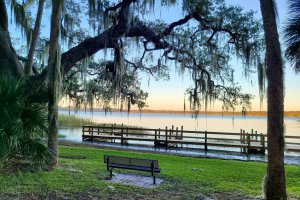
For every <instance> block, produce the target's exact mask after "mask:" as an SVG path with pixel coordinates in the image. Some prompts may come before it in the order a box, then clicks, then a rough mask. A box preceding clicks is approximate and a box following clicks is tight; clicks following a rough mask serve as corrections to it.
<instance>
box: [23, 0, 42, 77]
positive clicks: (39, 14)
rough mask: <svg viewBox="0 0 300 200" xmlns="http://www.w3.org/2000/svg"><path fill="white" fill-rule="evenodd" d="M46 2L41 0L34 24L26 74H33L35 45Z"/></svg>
mask: <svg viewBox="0 0 300 200" xmlns="http://www.w3.org/2000/svg"><path fill="white" fill-rule="evenodd" d="M44 3H45V0H39V6H38V10H37V16H36V20H35V24H34V29H33V32H32V37H31V43H30V48H29V53H28V60H27V62H26V64H25V74H29V75H30V74H32V64H33V56H34V51H35V47H36V44H37V41H38V39H39V36H40V27H41V20H42V15H43V10H44Z"/></svg>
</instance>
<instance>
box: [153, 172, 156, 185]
mask: <svg viewBox="0 0 300 200" xmlns="http://www.w3.org/2000/svg"><path fill="white" fill-rule="evenodd" d="M155 184H156V176H155V174H154V175H153V185H155Z"/></svg>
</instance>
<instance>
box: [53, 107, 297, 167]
mask: <svg viewBox="0 0 300 200" xmlns="http://www.w3.org/2000/svg"><path fill="white" fill-rule="evenodd" d="M59 113H60V114H64V115H69V111H60V112H59ZM70 114H71V115H75V116H77V117H81V118H88V119H90V120H92V121H94V122H99V123H117V124H121V123H123V124H124V125H130V126H140V127H145V128H162V129H164V128H165V127H166V126H168V129H169V128H171V126H172V125H174V127H175V128H176V127H178V128H180V127H181V126H183V128H184V130H197V131H220V132H240V129H244V130H246V131H248V132H250V131H251V129H254V130H256V131H257V132H258V133H263V134H265V133H266V130H267V119H266V117H254V116H246V117H242V116H234V117H232V116H217V115H213V116H206V115H199V116H198V118H197V119H195V118H192V117H191V115H184V114H154V113H145V114H142V115H141V116H140V114H138V113H129V114H127V113H120V112H114V113H107V115H105V113H103V112H93V113H92V112H84V111H78V112H73V111H72V112H71V113H70ZM285 130H286V133H285V134H286V135H291V136H300V121H299V119H297V118H285ZM60 133H62V134H64V135H66V138H65V140H69V141H73V142H82V137H81V135H82V129H81V128H63V129H60ZM286 141H288V142H293V139H287V140H286ZM294 142H298V143H299V142H300V140H297V141H296V140H295V141H294ZM88 143H89V144H92V145H101V146H109V147H118V148H129V149H139V150H146V151H158V152H166V151H167V152H168V153H175V154H183V155H192V156H201V157H217V158H222V159H238V160H248V161H249V160H250V161H266V160H267V157H266V155H255V154H249V155H248V154H240V153H238V152H239V151H240V149H230V152H225V151H222V150H227V151H228V148H227V149H222V148H219V147H210V148H209V149H210V151H208V152H205V151H204V150H201V149H199V147H197V149H194V150H192V149H190V147H191V146H189V148H188V149H185V148H183V149H181V148H179V149H176V148H174V149H165V148H162V149H160V148H153V144H152V147H149V146H148V147H147V146H136V145H134V144H136V143H139V144H140V143H143V142H134V141H132V142H130V144H129V145H125V146H121V145H120V144H116V143H101V144H99V143H97V142H92V143H91V142H88ZM144 145H147V144H144ZM149 145H150V146H151V144H149ZM220 150H221V151H220ZM295 156H296V157H295ZM299 156H300V154H299V153H294V152H286V158H285V162H286V163H287V164H300V159H299Z"/></svg>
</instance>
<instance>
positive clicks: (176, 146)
mask: <svg viewBox="0 0 300 200" xmlns="http://www.w3.org/2000/svg"><path fill="white" fill-rule="evenodd" d="M176 140H178V127H176ZM176 147H178V143H176Z"/></svg>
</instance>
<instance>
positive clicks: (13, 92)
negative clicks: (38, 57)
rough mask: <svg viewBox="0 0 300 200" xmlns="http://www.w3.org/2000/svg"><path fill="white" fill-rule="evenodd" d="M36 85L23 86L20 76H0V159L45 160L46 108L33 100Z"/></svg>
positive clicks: (38, 162) (4, 161)
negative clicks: (14, 77) (17, 77)
mask: <svg viewBox="0 0 300 200" xmlns="http://www.w3.org/2000/svg"><path fill="white" fill-rule="evenodd" d="M38 91H39V89H38V88H31V89H26V85H25V81H24V80H15V79H13V78H11V77H7V76H0V116H1V117H0V163H1V164H2V165H3V164H5V165H7V164H9V163H15V162H16V161H17V162H18V161H20V163H27V164H29V165H31V166H32V165H34V166H43V165H44V164H47V162H48V160H49V157H50V156H51V153H50V151H49V150H48V148H47V146H46V144H45V134H46V133H47V112H46V109H45V105H43V104H41V103H35V102H39V101H35V97H36V96H37V95H36V94H37V93H38Z"/></svg>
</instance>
